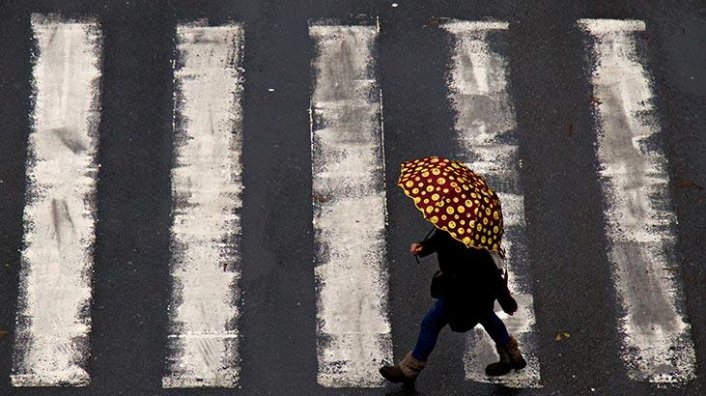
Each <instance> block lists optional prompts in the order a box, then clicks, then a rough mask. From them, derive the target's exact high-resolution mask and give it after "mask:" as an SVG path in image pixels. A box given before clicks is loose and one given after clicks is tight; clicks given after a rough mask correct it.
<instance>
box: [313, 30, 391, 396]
mask: <svg viewBox="0 0 706 396" xmlns="http://www.w3.org/2000/svg"><path fill="white" fill-rule="evenodd" d="M378 32H379V29H378V27H376V26H323V25H317V26H311V27H310V29H309V33H310V35H311V37H312V39H313V40H314V41H315V43H316V47H317V54H316V57H315V59H314V61H313V68H314V73H315V76H314V77H315V85H314V92H313V96H312V98H311V120H312V123H311V144H312V160H313V163H312V176H313V194H314V198H313V205H314V230H315V241H316V242H315V243H316V248H317V255H316V258H315V275H316V284H317V318H318V321H319V326H318V329H317V335H318V337H317V352H318V362H319V373H318V383H319V384H320V385H322V386H326V387H380V386H382V384H383V380H382V377H380V375H379V373H378V369H379V367H380V366H381V364H382V363H383V361H388V362H389V361H391V360H392V340H391V333H390V323H389V319H388V316H387V298H388V297H387V293H388V290H387V289H388V288H387V272H386V268H385V224H386V217H387V213H386V206H385V190H384V175H385V171H384V158H383V146H382V143H383V131H382V107H381V106H382V101H381V97H380V90H379V88H378V86H377V83H376V81H375V74H374V68H375V60H374V58H373V55H372V51H373V48H374V46H375V40H376V37H377V36H378Z"/></svg>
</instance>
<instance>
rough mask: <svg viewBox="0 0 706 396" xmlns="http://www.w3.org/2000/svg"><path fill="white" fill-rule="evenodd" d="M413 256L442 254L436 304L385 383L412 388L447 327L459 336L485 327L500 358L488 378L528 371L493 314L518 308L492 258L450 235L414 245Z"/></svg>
mask: <svg viewBox="0 0 706 396" xmlns="http://www.w3.org/2000/svg"><path fill="white" fill-rule="evenodd" d="M410 253H412V254H413V255H415V256H419V257H426V256H428V255H430V254H432V253H436V254H437V258H438V261H439V268H440V270H439V271H437V273H436V274H435V275H434V278H433V279H432V286H431V292H432V296H433V297H435V298H437V301H436V303H435V304H434V306H433V307H432V308H431V310H430V311H429V312H428V313H427V314H426V316H424V318H423V319H422V322H421V326H420V330H419V337H418V339H417V344H416V346H415V347H414V349H413V350H412V351H410V352H408V353H407V354H406V355H405V357H404V358H403V359H402V361H400V362H399V363H398V364H397V365H395V366H384V367H382V368H380V374H381V375H382V376H383V377H384V378H385V379H387V380H388V381H390V382H395V383H404V384H407V385H413V384H414V382H415V380H416V378H417V376H419V374H420V372H421V371H422V370H423V369H424V367H425V366H426V362H427V359H428V358H429V355H430V354H431V352H432V350H433V349H434V346H435V345H436V341H437V338H438V335H439V332H440V331H441V329H442V328H443V327H444V326H446V325H449V327H450V328H451V330H452V331H455V332H466V331H468V330H470V329H472V328H473V327H475V326H476V325H477V324H481V325H482V326H483V328H484V329H485V331H486V332H487V333H488V335H490V338H492V340H493V341H494V342H495V346H496V350H497V352H498V355H499V356H500V360H499V361H498V362H495V363H492V364H490V365H488V366H487V367H486V370H485V371H486V374H487V375H489V376H501V375H505V374H507V373H509V372H510V371H511V370H512V369H516V370H519V369H522V368H524V367H525V366H526V365H527V363H526V361H525V359H524V357H523V356H522V352H521V351H520V349H519V345H518V342H517V340H516V339H515V338H514V337H511V336H510V335H509V334H508V332H507V328H506V327H505V324H504V323H503V322H502V320H500V318H498V316H497V315H496V314H495V312H494V311H493V306H494V303H495V300H496V299H497V300H498V302H499V303H500V305H501V307H502V308H503V311H504V312H505V313H507V314H509V315H512V314H513V313H514V312H515V311H517V303H516V302H515V300H514V299H513V298H512V296H511V295H510V291H509V290H508V288H507V285H506V282H505V279H503V277H502V274H501V272H500V269H499V268H498V267H497V266H496V265H495V262H494V261H493V258H492V256H491V255H490V252H488V251H487V250H483V249H469V248H467V247H466V246H465V245H463V244H462V243H460V242H458V241H456V240H454V239H453V238H452V237H451V236H450V235H449V234H448V233H447V232H444V231H440V230H434V232H433V235H432V236H431V238H429V239H428V240H426V241H422V242H415V243H412V245H411V246H410Z"/></svg>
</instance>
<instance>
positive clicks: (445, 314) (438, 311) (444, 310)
mask: <svg viewBox="0 0 706 396" xmlns="http://www.w3.org/2000/svg"><path fill="white" fill-rule="evenodd" d="M449 315H450V312H449V310H448V306H447V304H446V302H445V300H444V299H443V298H440V299H438V300H437V301H436V304H434V307H432V309H431V310H430V311H429V312H428V313H427V314H426V316H424V319H422V325H421V329H420V330H419V339H418V340H417V346H416V347H415V348H414V351H412V356H413V357H414V358H415V359H417V360H421V361H426V360H427V358H428V357H429V355H430V354H431V351H432V350H433V349H434V346H435V345H436V339H437V337H438V336H439V332H440V331H441V329H442V328H443V327H444V326H446V325H447V324H448V323H449ZM478 323H480V324H481V325H482V326H483V328H484V329H485V331H486V332H487V333H488V335H490V338H492V339H493V341H495V343H496V344H500V345H506V344H507V343H508V342H509V341H510V335H509V334H508V333H507V328H506V327H505V324H504V323H503V321H502V320H500V318H498V316H497V315H495V312H493V310H489V311H488V312H486V313H485V314H483V315H482V316H481V317H480V318H479V321H478Z"/></svg>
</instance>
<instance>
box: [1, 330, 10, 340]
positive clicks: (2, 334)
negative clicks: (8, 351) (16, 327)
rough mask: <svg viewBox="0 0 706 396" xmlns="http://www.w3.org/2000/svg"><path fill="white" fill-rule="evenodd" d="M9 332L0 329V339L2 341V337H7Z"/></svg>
mask: <svg viewBox="0 0 706 396" xmlns="http://www.w3.org/2000/svg"><path fill="white" fill-rule="evenodd" d="M8 334H10V333H9V332H8V331H7V330H0V341H2V339H3V338H5V337H7V335H8Z"/></svg>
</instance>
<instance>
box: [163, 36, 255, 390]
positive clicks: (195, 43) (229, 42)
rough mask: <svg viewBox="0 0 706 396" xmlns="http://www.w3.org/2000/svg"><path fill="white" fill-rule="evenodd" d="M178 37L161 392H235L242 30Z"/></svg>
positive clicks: (237, 363) (236, 372) (237, 377)
mask: <svg viewBox="0 0 706 396" xmlns="http://www.w3.org/2000/svg"><path fill="white" fill-rule="evenodd" d="M202 25H203V23H200V24H189V25H179V26H178V27H177V60H176V62H175V64H176V67H175V70H174V80H175V83H176V87H177V88H176V92H175V107H176V109H175V130H176V144H175V145H176V148H175V153H176V162H175V167H174V168H173V169H172V192H173V197H174V198H173V199H174V223H173V225H172V228H171V238H172V259H171V275H172V280H173V288H174V295H173V296H172V302H171V304H170V322H171V332H172V334H171V335H170V336H168V339H169V346H170V351H171V352H170V356H169V368H168V374H167V375H166V376H165V377H164V378H163V379H162V386H163V387H165V388H190V387H227V388H232V387H235V386H237V384H238V379H239V372H240V366H239V364H240V362H239V359H240V356H239V345H238V337H239V333H238V329H237V320H238V318H239V310H238V304H239V300H240V293H239V289H238V281H239V279H240V245H239V236H240V215H239V211H240V208H241V207H242V201H241V194H242V191H243V184H242V165H241V151H242V109H241V104H240V98H241V96H242V90H243V71H242V69H241V68H240V67H239V65H240V62H241V59H242V46H243V35H244V33H243V28H242V27H241V26H240V25H226V26H218V27H208V26H202Z"/></svg>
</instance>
